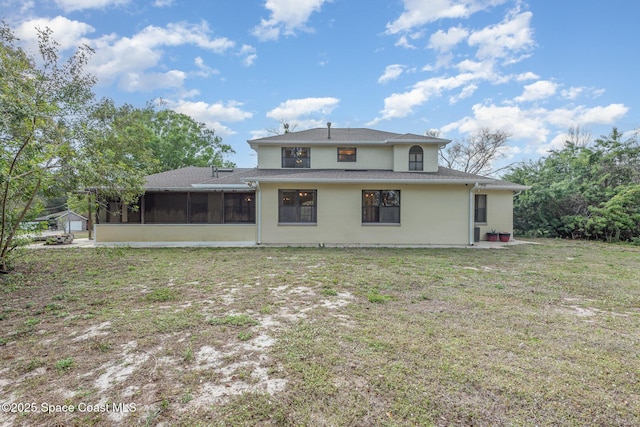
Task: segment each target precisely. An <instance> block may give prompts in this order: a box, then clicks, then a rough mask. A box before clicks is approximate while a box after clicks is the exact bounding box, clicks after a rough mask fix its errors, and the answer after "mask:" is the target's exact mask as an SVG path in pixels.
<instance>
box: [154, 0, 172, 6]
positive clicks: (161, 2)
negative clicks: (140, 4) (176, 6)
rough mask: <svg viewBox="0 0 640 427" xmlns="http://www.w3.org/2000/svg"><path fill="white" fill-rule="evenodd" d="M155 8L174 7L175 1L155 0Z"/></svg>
mask: <svg viewBox="0 0 640 427" xmlns="http://www.w3.org/2000/svg"><path fill="white" fill-rule="evenodd" d="M153 6H155V7H169V6H173V0H155V1H154V2H153Z"/></svg>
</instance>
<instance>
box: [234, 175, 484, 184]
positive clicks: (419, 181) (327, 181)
mask: <svg viewBox="0 0 640 427" xmlns="http://www.w3.org/2000/svg"><path fill="white" fill-rule="evenodd" d="M245 182H266V183H281V182H286V183H294V182H302V183H307V182H308V183H318V184H361V183H387V184H475V183H482V184H491V183H492V182H494V180H492V179H472V180H465V179H460V178H458V179H455V178H445V179H381V178H360V179H358V178H339V179H326V178H295V177H291V178H247V179H246V180H245Z"/></svg>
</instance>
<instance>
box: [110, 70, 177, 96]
mask: <svg viewBox="0 0 640 427" xmlns="http://www.w3.org/2000/svg"><path fill="white" fill-rule="evenodd" d="M186 77H187V75H186V73H184V72H183V71H180V70H171V71H167V72H166V73H136V72H130V73H127V74H124V75H122V76H121V77H120V80H119V81H118V86H119V87H120V88H121V89H123V90H126V91H128V92H151V91H153V90H155V89H159V88H162V89H168V88H180V87H182V85H183V84H184V80H185V79H186Z"/></svg>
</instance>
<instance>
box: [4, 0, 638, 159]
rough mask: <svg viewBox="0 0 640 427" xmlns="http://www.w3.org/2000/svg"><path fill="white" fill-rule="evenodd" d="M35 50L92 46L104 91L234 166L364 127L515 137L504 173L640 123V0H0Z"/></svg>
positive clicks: (506, 155)
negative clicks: (48, 34) (310, 138)
mask: <svg viewBox="0 0 640 427" xmlns="http://www.w3.org/2000/svg"><path fill="white" fill-rule="evenodd" d="M0 16H1V17H2V19H4V20H5V21H6V22H7V23H9V24H10V26H11V27H12V28H13V29H14V30H15V32H16V34H17V35H18V37H19V38H20V39H21V40H22V41H23V43H24V46H25V47H26V48H27V49H32V48H33V46H35V44H34V43H35V31H34V27H36V26H38V27H41V28H44V27H50V28H51V29H52V30H53V31H54V38H55V39H56V40H57V41H58V42H60V43H61V49H62V51H63V53H64V54H70V53H71V52H72V51H73V49H74V48H75V47H77V46H78V45H80V44H81V43H86V44H88V45H90V46H92V47H93V48H94V49H95V54H94V56H93V57H92V59H91V62H90V64H89V66H88V71H89V72H91V73H92V74H94V75H96V76H97V77H98V79H99V84H98V85H97V86H96V87H95V92H96V94H97V95H99V96H106V97H110V98H112V99H114V100H115V101H116V103H118V104H123V103H130V104H133V105H136V106H144V105H145V104H146V103H147V102H149V101H154V100H156V101H157V100H159V99H161V100H162V102H163V105H164V106H165V107H166V108H172V109H174V110H176V111H179V112H182V113H185V114H188V115H190V116H192V117H193V118H195V119H196V120H198V121H201V122H204V123H206V124H207V125H209V126H210V127H212V128H213V129H214V130H215V131H216V134H218V135H219V136H220V137H222V139H223V141H224V142H225V143H228V144H231V145H232V147H233V148H234V149H235V150H236V154H235V155H233V156H232V158H231V160H233V161H234V162H236V163H237V165H238V166H240V167H253V166H255V165H256V156H255V154H254V153H253V151H252V150H251V149H250V148H249V146H248V144H247V143H246V140H248V139H252V138H256V137H262V136H268V135H271V134H270V133H269V132H268V131H267V129H277V128H278V127H279V126H280V122H287V123H290V124H291V126H295V130H304V129H308V128H313V127H319V126H325V125H326V122H327V121H331V122H332V123H333V126H334V127H370V128H374V129H380V130H385V131H390V132H398V133H416V134H423V133H424V132H425V131H428V130H434V129H435V130H438V131H439V132H440V136H441V137H444V138H448V139H453V140H461V139H463V138H466V137H468V136H469V135H471V134H473V133H474V132H475V131H476V130H477V129H478V128H479V127H489V128H491V129H500V130H504V131H506V132H508V133H509V134H510V135H511V138H510V139H509V146H508V147H506V149H505V150H504V153H503V154H504V158H503V159H501V160H500V161H499V162H498V163H499V164H497V165H496V167H498V166H502V164H505V163H509V162H516V161H523V160H528V159H536V158H538V157H540V156H541V155H544V154H545V153H546V152H548V150H549V149H553V148H558V147H560V146H561V144H562V142H563V141H564V140H565V133H566V132H567V130H568V129H569V127H570V126H580V127H581V128H582V129H586V130H588V131H590V132H591V133H592V135H593V136H594V137H597V136H600V135H602V134H608V133H609V131H610V130H611V128H612V126H617V127H618V128H619V130H621V131H625V132H633V131H634V130H637V129H638V128H639V127H640V117H639V111H640V105H639V103H640V96H639V95H640V94H639V92H640V91H639V89H638V84H637V80H638V79H637V66H638V47H637V42H638V40H640V37H639V35H640V27H639V26H638V25H637V17H638V16H640V2H637V1H631V0H609V1H607V2H604V1H601V0H562V1H556V2H552V1H539V0H538V1H529V2H527V1H518V0H388V1H384V2H382V1H380V2H377V1H376V2H373V1H371V0H266V1H265V0H255V1H254V0H234V1H231V0H228V1H210V0H208V1H197V0H155V1H154V0H149V1H134V0H47V1H35V0H34V1H29V0H17V1H14V0H0Z"/></svg>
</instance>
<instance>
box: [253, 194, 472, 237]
mask: <svg viewBox="0 0 640 427" xmlns="http://www.w3.org/2000/svg"><path fill="white" fill-rule="evenodd" d="M261 189H262V212H261V217H262V227H261V242H262V243H264V244H361V245H378V244H379V245H394V244H401V245H402V244H416V245H422V244H467V243H468V240H469V237H468V236H469V231H468V230H469V205H468V203H469V193H468V190H467V189H466V187H465V186H453V185H442V186H435V185H428V186H427V185H384V186H381V185H355V184H354V185H328V184H324V185H309V184H295V183H291V184H287V185H275V184H262V186H261ZM278 189H289V190H317V223H315V224H295V225H292V224H279V223H278ZM363 190H400V224H363V223H362V191H363Z"/></svg>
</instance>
